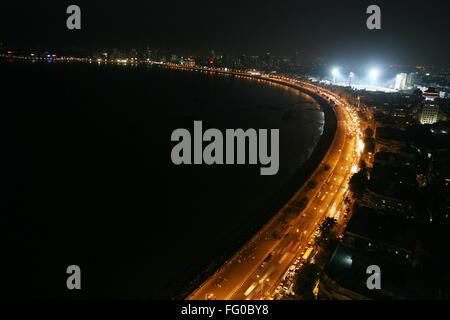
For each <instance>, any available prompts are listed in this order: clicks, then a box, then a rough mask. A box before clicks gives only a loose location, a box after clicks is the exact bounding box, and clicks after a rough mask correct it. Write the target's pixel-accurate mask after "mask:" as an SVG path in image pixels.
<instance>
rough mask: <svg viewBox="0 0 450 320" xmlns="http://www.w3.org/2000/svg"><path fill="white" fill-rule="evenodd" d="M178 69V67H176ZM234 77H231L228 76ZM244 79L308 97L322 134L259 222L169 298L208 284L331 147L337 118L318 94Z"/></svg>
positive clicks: (186, 294) (275, 213)
mask: <svg viewBox="0 0 450 320" xmlns="http://www.w3.org/2000/svg"><path fill="white" fill-rule="evenodd" d="M177 69H178V68H177ZM179 69H182V70H187V71H203V70H198V69H192V70H191V69H188V68H179ZM212 72H214V71H212ZM217 73H219V74H227V73H226V72H221V71H218V72H217ZM232 75H235V74H232ZM236 75H238V76H245V77H248V78H253V79H257V80H266V81H268V82H273V83H277V84H281V85H284V86H287V87H291V88H293V89H296V90H299V91H301V92H303V93H305V94H307V95H309V96H310V97H311V98H313V99H314V100H315V102H316V103H317V104H318V105H319V106H320V108H321V110H322V111H323V113H324V126H323V132H322V135H321V136H320V138H319V141H318V142H317V144H316V146H315V147H314V150H313V151H312V153H311V155H310V156H309V157H308V159H307V160H306V161H305V162H304V163H303V164H302V165H301V166H299V167H298V168H297V169H296V170H295V172H294V173H293V174H292V176H291V177H290V178H289V179H288V181H287V182H286V183H285V184H284V185H283V186H282V187H281V189H280V190H278V191H277V192H276V193H275V194H274V195H273V196H272V197H271V198H270V199H267V201H266V202H265V205H264V206H263V207H264V208H265V209H264V210H263V212H262V213H261V215H263V216H264V219H261V221H260V222H258V223H255V224H254V226H253V227H252V228H251V229H248V230H242V232H241V233H240V235H239V236H240V237H239V238H238V239H237V240H235V241H234V242H233V243H232V244H229V245H228V246H227V247H226V248H218V249H220V250H218V251H219V252H222V253H223V254H222V255H221V256H220V257H217V258H216V259H215V260H214V261H212V262H211V263H210V264H209V265H207V267H206V268H204V269H203V270H202V271H201V272H200V273H199V274H198V275H197V277H195V278H194V279H190V280H191V282H189V284H186V285H185V286H184V288H183V289H181V291H180V290H175V291H176V292H179V293H178V294H176V295H175V296H173V297H172V299H175V300H178V299H183V300H184V299H187V298H188V297H189V296H190V295H192V294H193V293H194V292H195V291H197V290H198V289H199V288H201V287H202V285H203V284H204V283H205V282H206V281H208V279H209V278H211V277H212V276H213V275H215V274H217V273H218V272H219V271H220V270H221V269H222V268H223V267H225V266H226V265H227V264H228V263H229V262H230V261H231V260H233V259H234V258H235V257H236V256H237V255H238V254H239V252H240V251H241V250H242V248H244V247H245V246H246V245H247V244H248V243H251V242H252V241H253V240H254V239H255V237H258V235H260V234H261V231H262V230H264V229H265V228H266V227H267V226H268V225H269V224H270V223H271V222H272V221H273V220H274V219H276V218H277V217H279V216H280V214H282V212H281V211H282V209H283V207H284V206H285V205H286V204H287V203H288V202H289V201H290V199H291V198H292V197H293V196H294V195H295V194H296V193H297V192H299V191H300V190H301V189H302V188H303V187H304V186H305V185H306V183H307V181H308V180H309V179H310V178H311V176H312V175H313V173H314V172H315V171H316V169H317V168H318V167H319V165H320V164H321V163H322V161H323V159H324V158H325V156H326V154H327V152H328V150H329V149H330V147H331V144H332V142H333V140H334V137H335V134H336V130H337V116H336V113H335V111H334V110H333V107H332V106H331V105H330V104H329V103H328V101H326V100H325V99H324V98H323V97H321V96H319V95H318V94H316V93H314V92H312V91H309V90H307V89H304V88H301V87H298V86H296V85H290V84H287V83H284V82H281V81H278V80H275V79H267V78H261V77H257V76H249V75H239V74H236Z"/></svg>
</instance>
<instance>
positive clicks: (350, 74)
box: [348, 72, 355, 87]
mask: <svg viewBox="0 0 450 320" xmlns="http://www.w3.org/2000/svg"><path fill="white" fill-rule="evenodd" d="M354 75H355V74H354V73H353V72H350V73H349V75H348V85H349V86H350V87H351V86H352V78H353V76H354Z"/></svg>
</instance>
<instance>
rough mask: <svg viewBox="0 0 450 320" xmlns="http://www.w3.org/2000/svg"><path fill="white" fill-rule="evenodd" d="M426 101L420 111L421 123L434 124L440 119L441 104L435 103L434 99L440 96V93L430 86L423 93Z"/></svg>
mask: <svg viewBox="0 0 450 320" xmlns="http://www.w3.org/2000/svg"><path fill="white" fill-rule="evenodd" d="M423 97H424V98H425V101H424V102H425V103H424V105H423V106H422V110H421V112H420V118H419V121H420V123H421V124H434V123H436V122H437V121H438V115H439V106H438V105H436V104H435V102H434V100H435V99H436V98H438V97H439V94H438V93H437V92H436V90H434V88H429V89H428V90H427V91H425V92H424V93H423Z"/></svg>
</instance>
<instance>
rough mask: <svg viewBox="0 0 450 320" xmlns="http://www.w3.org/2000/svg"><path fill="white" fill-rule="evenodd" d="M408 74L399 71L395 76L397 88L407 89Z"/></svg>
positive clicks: (395, 87) (395, 86)
mask: <svg viewBox="0 0 450 320" xmlns="http://www.w3.org/2000/svg"><path fill="white" fill-rule="evenodd" d="M407 77H408V75H407V74H406V73H399V74H397V77H396V78H395V85H394V89H395V90H405V89H406V88H407V85H406V80H407Z"/></svg>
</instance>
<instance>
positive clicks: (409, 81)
mask: <svg viewBox="0 0 450 320" xmlns="http://www.w3.org/2000/svg"><path fill="white" fill-rule="evenodd" d="M419 78H420V76H419V73H418V72H411V73H410V74H408V76H407V78H406V86H407V87H415V86H417V85H418V83H419Z"/></svg>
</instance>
